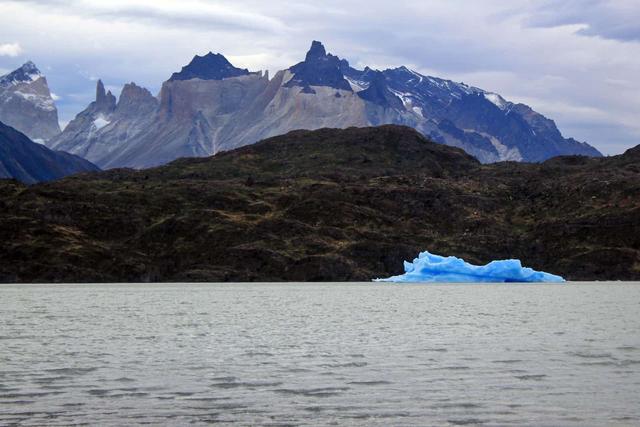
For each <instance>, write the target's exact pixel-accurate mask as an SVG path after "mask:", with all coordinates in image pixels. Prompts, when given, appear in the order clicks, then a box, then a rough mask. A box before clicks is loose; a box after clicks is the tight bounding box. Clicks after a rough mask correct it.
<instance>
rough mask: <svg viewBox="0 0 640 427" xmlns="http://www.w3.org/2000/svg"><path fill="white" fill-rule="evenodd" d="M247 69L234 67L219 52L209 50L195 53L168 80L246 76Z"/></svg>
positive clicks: (219, 78)
mask: <svg viewBox="0 0 640 427" xmlns="http://www.w3.org/2000/svg"><path fill="white" fill-rule="evenodd" d="M247 74H249V70H247V69H242V68H236V67H234V66H233V65H231V63H230V62H229V61H228V60H227V58H225V57H224V56H222V55H220V54H219V53H216V54H214V53H213V52H209V53H208V54H206V55H205V56H198V55H196V56H195V57H194V58H193V60H192V61H191V62H190V63H189V65H187V66H186V67H182V71H180V72H179V73H173V75H172V76H171V78H170V79H169V80H191V79H202V80H222V79H227V78H229V77H239V76H246V75H247Z"/></svg>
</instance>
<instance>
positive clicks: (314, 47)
mask: <svg viewBox="0 0 640 427" xmlns="http://www.w3.org/2000/svg"><path fill="white" fill-rule="evenodd" d="M343 66H344V64H343V63H342V61H341V59H340V58H338V57H337V56H334V55H331V54H327V51H326V50H325V48H324V46H323V44H322V43H320V42H319V41H315V40H314V41H313V43H311V48H310V49H309V51H308V52H307V55H306V57H305V60H304V61H303V62H300V63H298V64H296V65H294V66H293V67H291V68H289V71H291V72H292V73H293V75H294V76H293V78H292V79H291V80H289V82H287V84H286V85H285V86H286V87H294V86H299V87H302V88H303V92H305V93H313V89H311V86H328V87H331V88H334V89H342V90H346V91H349V92H351V91H352V89H351V85H350V84H349V82H348V81H347V80H346V79H345V78H344V74H343V73H342V70H341V68H342V67H343Z"/></svg>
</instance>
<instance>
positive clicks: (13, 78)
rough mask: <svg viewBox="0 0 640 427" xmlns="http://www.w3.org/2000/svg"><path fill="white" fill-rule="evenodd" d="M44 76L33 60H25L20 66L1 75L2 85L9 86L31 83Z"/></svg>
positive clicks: (0, 82) (0, 84)
mask: <svg viewBox="0 0 640 427" xmlns="http://www.w3.org/2000/svg"><path fill="white" fill-rule="evenodd" d="M40 77H42V73H41V72H40V70H39V69H38V67H37V66H36V64H34V63H33V62H31V61H27V62H25V63H24V64H23V65H22V66H21V67H20V68H18V69H17V70H15V71H12V72H11V73H9V74H7V75H4V76H2V77H0V86H2V87H7V86H12V85H16V84H20V83H31V82H33V81H36V80H38V79H39V78H40Z"/></svg>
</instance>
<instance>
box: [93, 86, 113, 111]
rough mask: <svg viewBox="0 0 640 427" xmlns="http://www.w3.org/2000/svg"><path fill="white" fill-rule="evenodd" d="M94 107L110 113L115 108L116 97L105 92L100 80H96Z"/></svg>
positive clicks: (109, 92)
mask: <svg viewBox="0 0 640 427" xmlns="http://www.w3.org/2000/svg"><path fill="white" fill-rule="evenodd" d="M95 103H96V107H98V109H100V110H104V111H111V110H113V109H114V108H115V107H116V97H115V96H114V95H113V94H112V93H111V91H108V92H105V89H104V84H103V83H102V80H98V83H97V85H96V101H95Z"/></svg>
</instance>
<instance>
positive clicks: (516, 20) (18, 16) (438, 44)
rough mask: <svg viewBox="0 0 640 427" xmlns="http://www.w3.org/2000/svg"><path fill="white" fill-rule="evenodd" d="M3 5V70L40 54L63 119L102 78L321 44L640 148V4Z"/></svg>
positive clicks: (284, 61)
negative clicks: (206, 56) (202, 57)
mask: <svg viewBox="0 0 640 427" xmlns="http://www.w3.org/2000/svg"><path fill="white" fill-rule="evenodd" d="M0 11H2V13H0V26H1V27H2V28H3V31H2V35H1V36H0V69H2V70H10V69H13V68H16V67H18V66H20V65H21V64H22V62H25V61H26V60H27V59H31V60H33V61H34V62H36V64H38V66H39V67H40V68H41V69H42V71H43V72H44V73H45V74H47V76H48V80H49V84H50V86H51V88H52V90H53V91H54V92H56V93H57V94H59V95H60V96H61V99H60V101H59V102H58V104H59V108H60V112H61V118H62V120H63V121H68V120H69V119H71V118H72V117H73V116H74V115H75V114H76V113H77V112H79V111H80V110H82V109H83V108H84V107H85V106H86V105H87V103H88V102H90V101H91V98H92V96H93V93H94V88H95V79H96V78H98V77H99V78H102V79H103V80H104V81H105V83H106V84H107V85H108V86H109V85H111V86H113V88H112V89H115V90H117V89H118V88H119V87H120V86H121V85H122V84H123V83H125V82H128V81H135V82H136V83H138V84H141V85H144V86H146V87H148V88H149V89H151V90H152V91H157V90H158V89H159V87H160V84H161V83H162V81H164V80H166V79H167V78H168V77H169V76H170V75H171V73H172V72H174V71H177V70H179V69H180V68H181V67H182V66H183V65H185V64H186V63H188V62H189V60H190V59H191V58H192V57H193V56H194V55H195V54H203V53H206V52H208V51H214V52H220V53H223V54H224V55H225V56H227V57H228V58H229V59H230V60H231V61H232V62H233V63H234V65H236V66H240V67H243V68H244V67H248V68H250V69H252V70H259V69H266V68H269V69H270V70H271V71H276V70H278V69H282V68H286V67H288V66H290V65H293V64H294V63H296V62H298V61H299V60H301V59H302V58H303V57H304V54H305V52H306V50H307V48H308V46H309V44H310V42H311V40H313V39H317V40H322V41H323V42H324V43H325V45H326V46H327V48H328V50H329V51H330V52H332V53H334V54H337V55H339V56H341V57H344V58H347V59H349V60H350V61H351V62H352V63H353V64H354V65H356V66H363V65H370V66H372V67H377V68H386V67H395V66H399V65H407V66H409V67H412V68H415V69H417V70H418V71H420V72H423V73H427V74H431V75H436V76H439V77H443V78H450V79H452V80H456V81H464V82H465V83H468V84H471V85H474V86H478V87H482V88H484V89H487V90H491V91H495V92H498V93H501V94H502V95H503V96H504V97H506V98H507V99H509V100H511V101H515V102H525V103H527V104H529V105H531V106H532V107H533V108H534V109H536V110H538V111H540V112H541V113H543V114H546V115H548V116H549V117H551V118H553V119H555V120H556V122H557V123H558V125H559V127H560V129H561V130H562V131H563V133H564V134H565V135H566V136H572V137H575V138H577V139H580V140H586V141H588V142H590V143H592V144H593V145H595V146H596V147H597V148H599V149H600V150H601V151H603V152H605V153H608V154H614V153H619V152H622V151H624V149H626V148H629V147H631V146H634V145H637V144H639V143H640V121H639V120H638V119H637V118H638V117H640V85H638V84H637V83H636V82H635V79H636V78H637V76H638V75H640V27H638V25H637V22H638V21H639V20H640V7H638V5H637V0H544V1H532V0H513V1H510V2H504V1H502V0H479V1H474V2H469V1H467V0H450V1H447V2H443V1H440V0H404V1H403V0H400V1H397V2H384V1H376V0H373V1H372V0H368V1H364V0H347V1H344V0H342V1H338V0H326V1H323V2H322V4H321V5H320V4H319V2H317V1H311V0H300V1H297V2H295V3H294V2H284V1H271V2H264V1H257V0H185V1H170V0H109V1H106V0H102V1H98V0H64V1H62V0H21V1H15V0H0ZM5 46H9V47H8V48H6V52H7V53H5V54H4V55H3V54H1V52H4V51H5V50H3V49H5ZM11 46H14V48H13V50H12V48H11ZM15 47H17V49H16V48H15Z"/></svg>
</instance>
